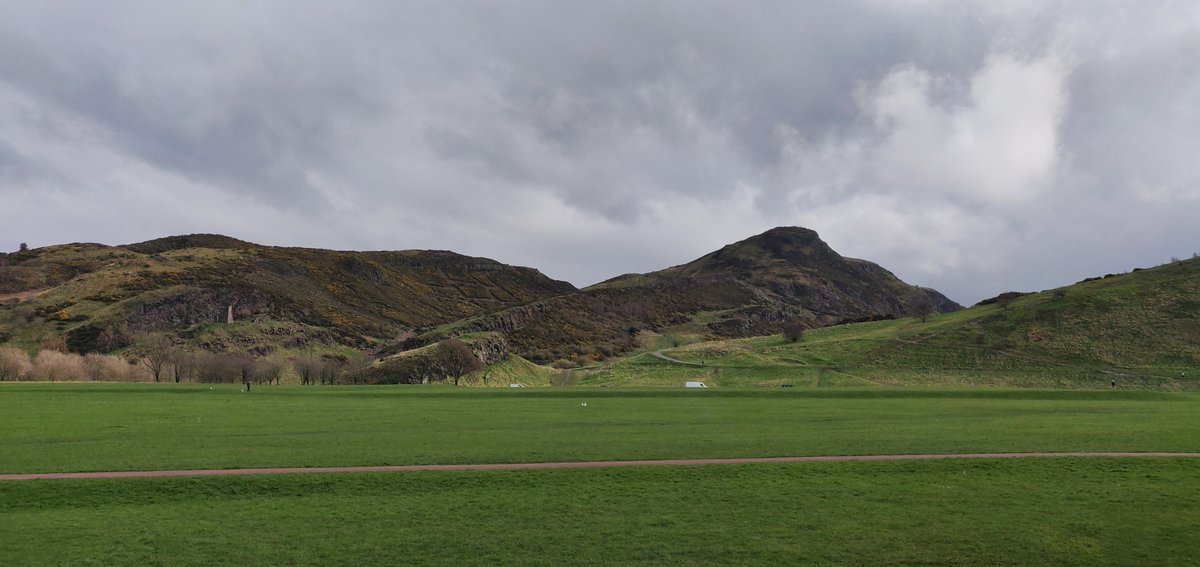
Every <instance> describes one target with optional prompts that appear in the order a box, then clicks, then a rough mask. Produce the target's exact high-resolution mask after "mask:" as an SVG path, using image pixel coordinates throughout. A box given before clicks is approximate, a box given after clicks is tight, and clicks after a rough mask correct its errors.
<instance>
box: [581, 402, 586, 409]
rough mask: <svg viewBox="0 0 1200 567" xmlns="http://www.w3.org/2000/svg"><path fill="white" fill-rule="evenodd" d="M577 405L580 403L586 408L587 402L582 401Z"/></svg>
mask: <svg viewBox="0 0 1200 567" xmlns="http://www.w3.org/2000/svg"><path fill="white" fill-rule="evenodd" d="M579 405H581V406H583V407H585V408H586V407H587V402H583V403H581V404H579Z"/></svg>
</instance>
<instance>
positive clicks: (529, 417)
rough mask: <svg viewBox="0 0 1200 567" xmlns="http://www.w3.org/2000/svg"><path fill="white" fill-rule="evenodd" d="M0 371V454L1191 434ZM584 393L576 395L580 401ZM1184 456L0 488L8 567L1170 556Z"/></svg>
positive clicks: (1155, 447) (78, 465)
mask: <svg viewBox="0 0 1200 567" xmlns="http://www.w3.org/2000/svg"><path fill="white" fill-rule="evenodd" d="M208 388H209V387H208V386H195V385H175V384H162V385H124V384H122V385H103V384H0V472H39V471H42V472H45V471H84V470H132V469H170V468H231V467H259V466H318V465H373V464H417V463H468V462H524V461H577V460H618V459H639V458H647V459H655V458H700V457H739V456H741V457H744V456H782V455H817V454H872V453H876V454H878V453H918V452H951V453H953V452H985V451H988V452H991V451H994V452H1010V451H1188V452H1194V451H1197V450H1198V449H1200V442H1198V441H1197V440H1200V411H1198V410H1200V396H1197V395H1196V394H1191V393H1170V392H1147V391H1120V390H1118V391H1086V390H1070V391H1056V390H1001V389H995V390H990V389H965V388H964V389H952V390H929V389H920V388H908V389H891V388H872V389H795V390H783V389H765V388H757V389H737V388H725V389H719V390H709V391H684V390H681V389H670V390H666V389H657V390H654V389H642V390H638V389H632V390H629V389H609V388H564V389H548V388H547V389H533V388H528V389H521V390H518V389H513V390H508V389H479V388H458V389H455V388H450V387H421V386H418V387H354V388H345V387H343V388H325V387H309V388H303V387H287V386H283V387H256V388H255V390H254V391H253V392H252V393H249V394H247V393H244V392H240V391H238V390H236V389H234V388H233V387H229V386H225V387H221V386H216V387H214V389H212V390H209V389H208ZM584 402H586V403H587V406H583V405H581V404H582V403H584ZM1198 488H1200V466H1198V464H1197V463H1196V462H1195V461H1193V460H1185V459H1171V458H1164V459H1160V458H1153V459H1136V460H1118V459H1106V458H1083V459H1076V458H1069V459H1041V460H1036V459H1035V460H1017V461H1002V460H983V461H938V462H933V461H921V462H917V461H911V462H875V463H803V464H788V465H779V464H754V465H718V466H702V467H662V468H628V469H592V470H535V471H494V472H453V473H393V474H349V475H319V474H313V475H294V476H268V477H220V478H175V479H113V480H90V481H28V482H5V483H0V557H3V558H4V560H3V563H4V564H5V565H42V564H72V565H88V564H93V565H198V564H206V565H211V564H239V565H240V564H325V565H327V564H345V565H361V564H380V563H387V564H443V565H470V564H474V565H499V564H504V565H508V564H523V565H563V564H576V565H621V564H658V565H683V564H697V565H764V564H779V565H785V564H786V565H799V564H841V565H862V564H951V565H953V564H1001V565H1022V564H1025V565H1028V564H1061V565H1150V564H1152V565H1172V564H1175V565H1191V564H1195V563H1196V562H1197V561H1198V560H1200V554H1198V552H1197V549H1200V490H1198Z"/></svg>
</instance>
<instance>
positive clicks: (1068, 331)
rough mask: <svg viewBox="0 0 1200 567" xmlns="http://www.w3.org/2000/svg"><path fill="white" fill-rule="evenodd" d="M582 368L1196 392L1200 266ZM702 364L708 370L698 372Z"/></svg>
mask: <svg viewBox="0 0 1200 567" xmlns="http://www.w3.org/2000/svg"><path fill="white" fill-rule="evenodd" d="M666 354H667V355H669V356H670V357H671V358H675V359H679V360H682V361H686V362H691V363H695V364H696V367H689V366H683V365H678V364H670V363H667V362H665V361H663V360H661V359H657V358H653V357H649V356H646V355H643V356H641V357H633V358H629V359H623V360H620V361H614V362H613V363H611V364H608V365H604V366H601V367H599V368H596V369H593V370H589V371H586V372H583V371H577V374H581V375H583V376H584V378H583V379H584V382H592V383H622V384H625V383H628V384H671V385H676V384H677V383H679V382H680V380H687V379H697V380H705V381H707V382H709V383H710V385H752V384H753V385H780V384H792V385H807V386H844V385H856V386H864V385H866V386H869V385H958V384H972V385H1001V386H1043V387H1094V388H1107V387H1110V386H1111V385H1112V383H1113V382H1114V381H1115V382H1116V384H1117V387H1119V388H1129V387H1150V388H1169V389H1196V388H1200V260H1188V261H1183V262H1176V263H1171V264H1166V265H1163V266H1159V267H1156V268H1151V269H1146V270H1137V271H1134V272H1132V273H1128V274H1122V275H1113V276H1107V277H1104V278H1099V279H1091V280H1085V281H1083V282H1080V283H1078V284H1075V285H1071V286H1066V287H1063V288H1059V289H1054V290H1047V291H1043V292H1040V293H1034V294H1028V295H1025V296H1022V297H1019V298H1016V299H1014V300H1013V301H1012V302H1011V303H1010V304H1007V305H1004V302H998V303H996V302H993V303H990V304H985V305H978V306H975V307H972V308H970V309H965V310H962V311H957V312H953V313H947V314H942V315H935V316H932V317H930V318H929V319H928V320H927V321H921V320H920V319H916V318H912V319H898V320H894V321H878V322H869V323H859V324H852V325H839V326H834V327H827V328H823V329H815V330H812V331H810V332H808V333H807V334H806V335H805V337H804V338H803V340H801V341H800V342H796V343H791V342H787V341H786V340H784V339H783V338H782V337H781V336H779V335H774V336H764V337H754V338H748V339H740V340H727V341H715V342H706V343H698V344H692V345H686V346H682V347H680V348H675V349H669V350H667V351H666ZM701 362H703V367H699V366H700V363H701Z"/></svg>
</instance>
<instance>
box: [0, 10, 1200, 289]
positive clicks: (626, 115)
mask: <svg viewBox="0 0 1200 567" xmlns="http://www.w3.org/2000/svg"><path fill="white" fill-rule="evenodd" d="M0 13H2V14H4V16H3V17H0V250H16V248H17V246H18V244H19V243H22V242H25V243H28V244H29V245H30V246H45V245H51V244H59V243H66V242H101V243H106V244H126V243H132V242H139V241H143V240H149V239H152V238H157V237H162V236H167V235H174V234H188V233H198V232H205V233H220V234H226V235H230V236H234V237H237V238H242V239H244V240H249V241H253V242H258V243H261V244H270V245H279V246H307V247H319V248H332V249H345V250H351V249H353V250H399V249H418V248H419V249H448V250H454V251H456V252H459V253H463V254H469V255H472V256H485V257H489V258H493V259H496V260H499V261H501V262H505V263H508V264H516V265H524V266H531V267H536V268H538V269H539V270H541V271H542V272H543V273H545V274H546V275H548V276H550V277H553V278H556V279H563V280H567V281H570V282H572V283H574V284H576V285H578V286H584V285H588V284H591V283H595V282H598V281H601V280H605V279H608V278H610V277H613V276H616V275H620V274H624V273H630V272H647V271H652V270H657V269H662V268H665V267H668V266H672V265H677V264H681V263H685V262H688V261H690V260H692V259H695V258H697V257H699V256H701V255H703V254H705V253H708V252H710V251H713V250H716V249H718V248H720V247H722V246H724V245H726V244H729V243H732V242H735V241H738V240H741V239H744V238H747V237H750V236H752V235H755V234H758V233H761V232H763V231H765V230H767V229H770V228H772V227H775V226H804V227H808V228H811V229H814V230H816V231H817V232H818V233H820V235H821V237H822V238H823V239H824V240H825V241H826V242H828V243H829V244H830V245H831V246H832V247H833V248H834V249H835V250H837V251H838V252H839V253H841V254H842V255H845V256H850V257H857V258H864V259H867V260H871V261H873V262H876V263H879V264H880V265H882V266H884V267H885V268H888V269H889V270H891V271H893V272H894V273H895V274H896V275H897V276H899V277H900V278H902V279H904V280H905V281H907V282H909V283H913V284H916V285H921V286H925V287H933V288H935V289H938V290H940V291H942V292H943V293H945V294H947V295H948V296H950V297H951V298H952V299H955V300H956V301H958V302H960V303H963V304H972V303H974V302H976V301H978V300H980V299H983V298H986V297H990V296H993V295H996V294H997V293H1000V292H1003V291H1008V290H1021V291H1036V290H1041V289H1047V288H1053V287H1058V286H1061V285H1066V284H1070V283H1074V282H1075V281H1078V280H1080V279H1083V278H1085V277H1090V276H1096V275H1103V274H1105V273H1110V272H1124V271H1128V270H1130V269H1132V268H1135V267H1148V266H1152V265H1157V264H1161V263H1164V262H1167V261H1169V260H1170V259H1171V258H1172V257H1179V258H1186V257H1191V255H1192V254H1194V253H1196V252H1200V214H1197V213H1198V212H1200V165H1198V164H1200V3H1198V2H1195V1H1194V0H1183V1H1172V0H1157V1H1156V0H1146V1H1138V2H1131V1H1110V0H1081V1H1077V2H1069V1H1063V2H1051V1H1040V0H1023V1H1012V0H987V1H979V2H972V1H966V0H963V1H936V0H886V1H885V0H839V1H837V2H826V1H805V0H787V1H770V0H764V1H748V2H732V1H720V2H713V1H706V0H679V1H649V0H634V1H623V0H612V1H606V2H595V1H591V0H587V1H573V0H545V1H537V0H530V1H526V0H508V1H505V2H482V1H480V2H471V1H454V0H435V1H428V2H426V1H418V0H413V1H402V2H397V1H392V0H388V1H379V2H373V1H342V2H325V1H312V2H308V1H301V0H281V1H246V0H232V1H225V0H208V1H205V2H160V1H157V0H147V1H139V0H125V1H122V2H93V1H75V2H72V1H58V0H30V1H25V0H0Z"/></svg>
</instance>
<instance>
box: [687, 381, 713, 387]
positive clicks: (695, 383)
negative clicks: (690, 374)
mask: <svg viewBox="0 0 1200 567" xmlns="http://www.w3.org/2000/svg"><path fill="white" fill-rule="evenodd" d="M683 387H684V388H707V387H708V386H705V385H704V382H684V383H683Z"/></svg>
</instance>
